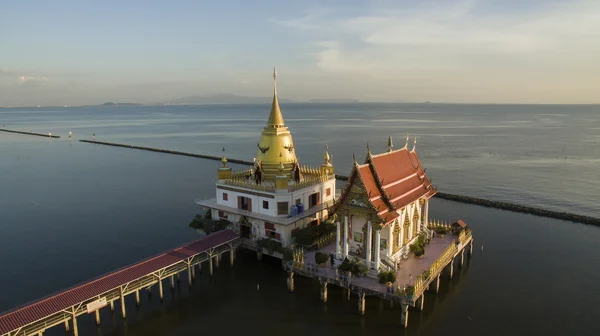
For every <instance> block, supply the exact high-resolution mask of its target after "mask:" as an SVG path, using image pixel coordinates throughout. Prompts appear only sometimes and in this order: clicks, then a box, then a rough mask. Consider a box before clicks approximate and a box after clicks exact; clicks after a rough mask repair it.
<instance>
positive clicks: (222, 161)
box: [221, 155, 227, 168]
mask: <svg viewBox="0 0 600 336" xmlns="http://www.w3.org/2000/svg"><path fill="white" fill-rule="evenodd" d="M221 163H222V164H223V168H226V167H227V158H226V157H225V155H223V157H222V158H221Z"/></svg>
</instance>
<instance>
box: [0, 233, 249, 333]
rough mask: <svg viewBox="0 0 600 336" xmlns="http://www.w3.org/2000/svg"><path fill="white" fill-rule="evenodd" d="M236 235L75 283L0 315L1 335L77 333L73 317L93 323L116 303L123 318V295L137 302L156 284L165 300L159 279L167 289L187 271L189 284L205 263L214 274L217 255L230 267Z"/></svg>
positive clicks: (203, 241) (208, 240) (206, 239)
mask: <svg viewBox="0 0 600 336" xmlns="http://www.w3.org/2000/svg"><path fill="white" fill-rule="evenodd" d="M238 239H239V238H238V235H237V234H236V233H235V232H233V231H231V230H224V231H219V232H216V233H213V234H210V235H208V236H206V237H204V238H203V239H200V240H197V241H195V242H192V243H189V244H186V245H183V246H180V247H178V248H176V249H173V250H171V251H168V252H165V253H162V254H160V255H157V256H154V257H151V258H148V259H146V260H143V261H140V262H138V263H136V264H133V265H130V266H126V267H124V268H121V269H119V270H116V271H113V272H110V273H108V274H105V275H103V276H101V277H98V278H96V279H92V280H88V281H86V282H85V283H82V284H79V285H76V286H74V287H72V288H69V289H66V290H64V291H61V292H58V293H56V294H52V295H50V296H47V297H45V298H42V299H39V300H37V301H35V302H33V303H29V304H26V305H24V306H22V307H20V308H17V309H14V310H12V311H8V312H5V313H2V314H0V335H1V336H21V335H23V336H26V335H38V336H42V335H43V332H44V331H46V330H47V329H49V328H51V327H54V326H57V325H61V324H64V326H65V330H66V331H67V332H68V331H70V329H71V328H72V330H73V335H75V336H77V335H78V329H77V317H78V316H80V315H84V314H92V313H94V314H95V318H96V324H100V314H99V309H101V308H103V307H106V306H110V309H111V311H113V312H114V310H115V302H120V306H121V315H122V317H123V318H126V316H127V315H126V307H125V296H127V295H129V294H135V298H136V303H137V304H138V305H139V304H140V290H147V289H150V288H151V287H152V286H154V285H158V288H159V296H160V299H161V300H162V299H163V280H165V279H170V286H171V288H174V287H175V279H176V278H177V279H179V278H180V274H181V273H182V272H186V273H187V278H188V284H189V285H190V286H191V285H192V281H193V279H194V277H195V268H196V266H198V267H200V265H201V264H202V263H203V262H206V261H208V263H209V267H208V268H209V272H210V274H211V275H212V273H213V261H214V263H216V266H218V265H219V260H220V258H221V255H222V254H224V253H229V256H230V262H231V264H233V262H234V258H235V249H236V248H237V245H238V243H239V242H238Z"/></svg>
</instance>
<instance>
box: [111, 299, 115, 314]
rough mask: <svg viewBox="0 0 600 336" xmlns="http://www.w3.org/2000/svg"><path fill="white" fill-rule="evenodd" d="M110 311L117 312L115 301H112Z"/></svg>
mask: <svg viewBox="0 0 600 336" xmlns="http://www.w3.org/2000/svg"><path fill="white" fill-rule="evenodd" d="M110 311H111V312H114V311H115V301H110Z"/></svg>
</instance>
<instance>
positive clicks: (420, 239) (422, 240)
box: [417, 232, 427, 245]
mask: <svg viewBox="0 0 600 336" xmlns="http://www.w3.org/2000/svg"><path fill="white" fill-rule="evenodd" d="M426 239H427V237H426V236H425V234H424V233H422V232H421V233H419V237H418V238H417V243H418V244H420V245H425V240H426Z"/></svg>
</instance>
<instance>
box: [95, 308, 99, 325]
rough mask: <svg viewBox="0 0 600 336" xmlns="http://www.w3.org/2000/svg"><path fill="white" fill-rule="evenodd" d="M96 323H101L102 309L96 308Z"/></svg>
mask: <svg viewBox="0 0 600 336" xmlns="http://www.w3.org/2000/svg"><path fill="white" fill-rule="evenodd" d="M96 325H100V309H96Z"/></svg>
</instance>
